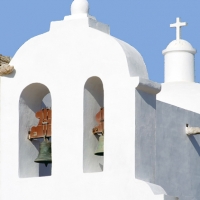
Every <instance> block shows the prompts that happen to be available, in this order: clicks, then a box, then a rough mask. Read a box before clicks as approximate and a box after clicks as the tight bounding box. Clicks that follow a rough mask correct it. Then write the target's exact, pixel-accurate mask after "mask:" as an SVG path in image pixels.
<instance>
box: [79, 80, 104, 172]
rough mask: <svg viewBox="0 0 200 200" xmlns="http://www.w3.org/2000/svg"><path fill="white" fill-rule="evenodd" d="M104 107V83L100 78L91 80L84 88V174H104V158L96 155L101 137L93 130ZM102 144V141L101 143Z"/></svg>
mask: <svg viewBox="0 0 200 200" xmlns="http://www.w3.org/2000/svg"><path fill="white" fill-rule="evenodd" d="M103 107H104V90H103V83H102V81H101V79H100V78H98V77H91V78H89V79H88V80H87V81H86V83H85V86H84V103H83V110H84V113H83V120H84V121H83V124H84V125H83V126H84V127H83V172H84V173H91V172H102V171H103V165H104V157H103V156H98V155H95V152H96V150H97V147H98V145H99V142H100V140H99V138H100V135H99V134H96V135H94V134H93V129H94V128H95V127H97V126H98V125H99V124H98V122H97V120H96V115H97V113H99V112H100V110H101V108H103ZM101 142H102V141H101Z"/></svg>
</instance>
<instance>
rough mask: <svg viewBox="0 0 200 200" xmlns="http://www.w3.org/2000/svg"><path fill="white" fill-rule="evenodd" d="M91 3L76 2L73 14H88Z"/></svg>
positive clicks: (84, 0) (82, 0)
mask: <svg viewBox="0 0 200 200" xmlns="http://www.w3.org/2000/svg"><path fill="white" fill-rule="evenodd" d="M88 12H89V3H88V1H87V0H74V1H73V2H72V5H71V14H72V15H76V14H88Z"/></svg>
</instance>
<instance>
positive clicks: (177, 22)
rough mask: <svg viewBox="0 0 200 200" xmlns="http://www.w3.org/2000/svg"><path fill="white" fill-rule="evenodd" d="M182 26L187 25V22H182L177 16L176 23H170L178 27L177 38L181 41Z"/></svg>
mask: <svg viewBox="0 0 200 200" xmlns="http://www.w3.org/2000/svg"><path fill="white" fill-rule="evenodd" d="M182 26H187V23H186V22H181V21H180V18H179V17H177V18H176V23H175V24H170V27H171V28H176V40H177V41H179V40H180V39H181V27H182Z"/></svg>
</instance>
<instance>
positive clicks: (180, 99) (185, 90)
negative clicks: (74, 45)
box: [157, 82, 200, 113]
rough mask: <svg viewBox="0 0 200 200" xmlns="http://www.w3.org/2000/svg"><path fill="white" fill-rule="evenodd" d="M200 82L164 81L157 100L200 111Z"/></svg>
mask: <svg viewBox="0 0 200 200" xmlns="http://www.w3.org/2000/svg"><path fill="white" fill-rule="evenodd" d="M199 99H200V84H199V83H192V82H191V83H189V82H171V83H163V84H162V90H161V92H160V93H159V94H158V95H157V100H159V101H162V102H165V103H168V104H172V105H174V106H177V107H180V108H184V109H186V110H190V111H193V112H196V113H200V107H199Z"/></svg>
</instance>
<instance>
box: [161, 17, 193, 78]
mask: <svg viewBox="0 0 200 200" xmlns="http://www.w3.org/2000/svg"><path fill="white" fill-rule="evenodd" d="M186 25H187V23H186V22H181V21H180V18H176V23H175V24H171V25H170V27H172V28H176V40H173V41H172V42H171V43H170V44H169V45H168V46H167V48H166V49H165V50H163V52H162V53H163V55H164V59H165V72H164V74H165V75H164V77H165V82H194V79H195V78H194V55H195V54H196V50H195V49H194V48H193V47H192V45H191V44H190V43H189V42H187V41H186V40H182V39H181V27H183V26H186Z"/></svg>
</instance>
